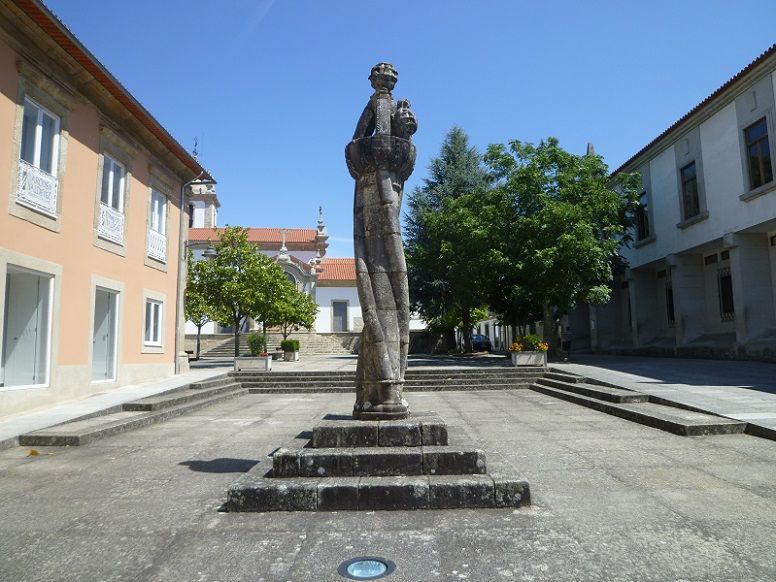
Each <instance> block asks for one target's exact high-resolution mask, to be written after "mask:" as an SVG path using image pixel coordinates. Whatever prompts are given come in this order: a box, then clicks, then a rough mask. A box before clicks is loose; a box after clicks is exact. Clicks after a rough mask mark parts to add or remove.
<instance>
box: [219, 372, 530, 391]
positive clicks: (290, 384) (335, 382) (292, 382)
mask: <svg viewBox="0 0 776 582" xmlns="http://www.w3.org/2000/svg"><path fill="white" fill-rule="evenodd" d="M267 376H270V374H267ZM537 378H539V376H526V377H515V378H510V377H506V378H504V377H501V376H493V377H492V378H429V379H422V380H418V379H408V380H405V381H404V385H405V387H406V386H412V387H414V388H417V389H421V388H424V387H429V388H433V387H435V386H450V385H459V384H462V383H466V384H467V385H469V386H488V385H490V384H514V383H517V384H526V383H530V382H534V381H536V380H537ZM233 380H234V381H236V382H238V383H240V384H242V385H243V386H245V387H248V388H254V387H260V386H266V387H275V388H277V387H284V388H304V387H307V386H313V387H320V388H326V387H337V386H351V387H352V386H355V385H356V379H355V378H348V379H331V378H311V379H304V380H300V379H299V378H289V379H288V380H283V379H278V378H272V377H267V378H255V377H250V378H248V379H244V378H234V379H233Z"/></svg>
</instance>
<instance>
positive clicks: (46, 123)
mask: <svg viewBox="0 0 776 582" xmlns="http://www.w3.org/2000/svg"><path fill="white" fill-rule="evenodd" d="M59 125H60V123H59V117H57V116H56V115H54V114H53V113H51V112H50V111H48V110H46V109H44V108H43V107H41V106H40V105H38V104H37V103H35V102H34V101H33V100H32V99H29V98H27V97H26V98H25V99H24V113H23V117H22V139H21V142H22V143H21V150H20V152H19V179H18V183H17V188H16V201H17V202H19V203H21V204H23V205H25V206H29V207H31V208H34V209H36V210H39V211H41V212H44V213H46V214H49V215H52V216H53V215H56V213H57V186H58V183H57V178H56V173H57V163H58V158H59Z"/></svg>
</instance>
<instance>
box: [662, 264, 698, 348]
mask: <svg viewBox="0 0 776 582" xmlns="http://www.w3.org/2000/svg"><path fill="white" fill-rule="evenodd" d="M666 262H667V263H668V264H669V265H671V283H672V288H673V292H674V317H675V323H674V327H675V329H676V345H677V346H684V345H687V344H688V343H689V342H690V341H692V340H694V339H695V338H697V337H698V336H700V335H702V334H703V330H704V325H703V319H704V305H705V297H706V294H705V285H704V277H703V255H701V254H692V253H683V254H681V255H668V256H667V257H666Z"/></svg>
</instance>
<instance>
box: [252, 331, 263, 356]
mask: <svg viewBox="0 0 776 582" xmlns="http://www.w3.org/2000/svg"><path fill="white" fill-rule="evenodd" d="M248 349H249V350H250V351H251V355H252V356H260V355H262V354H265V353H267V336H265V335H264V334H261V333H255V332H254V333H252V334H250V335H249V336H248Z"/></svg>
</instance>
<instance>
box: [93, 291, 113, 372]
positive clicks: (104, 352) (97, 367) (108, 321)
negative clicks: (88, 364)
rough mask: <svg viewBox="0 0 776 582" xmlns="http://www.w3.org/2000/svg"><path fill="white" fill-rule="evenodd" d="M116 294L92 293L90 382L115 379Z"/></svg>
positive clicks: (106, 292) (105, 292)
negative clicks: (92, 319) (92, 325)
mask: <svg viewBox="0 0 776 582" xmlns="http://www.w3.org/2000/svg"><path fill="white" fill-rule="evenodd" d="M117 299H118V294H117V293H113V292H111V291H106V290H105V289H96V290H95V292H94V335H93V338H92V344H93V345H92V380H93V381H95V382H97V381H100V380H115V378H116V314H117V312H116V306H117Z"/></svg>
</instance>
